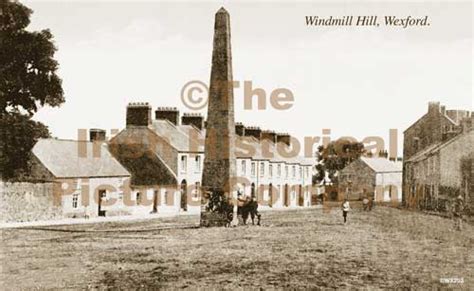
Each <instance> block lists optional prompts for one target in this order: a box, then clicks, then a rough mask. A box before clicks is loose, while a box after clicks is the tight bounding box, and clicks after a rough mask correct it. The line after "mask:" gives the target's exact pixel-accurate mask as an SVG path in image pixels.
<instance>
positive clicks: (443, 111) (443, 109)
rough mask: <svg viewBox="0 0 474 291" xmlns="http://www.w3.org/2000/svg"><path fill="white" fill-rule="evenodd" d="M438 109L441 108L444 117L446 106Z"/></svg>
mask: <svg viewBox="0 0 474 291" xmlns="http://www.w3.org/2000/svg"><path fill="white" fill-rule="evenodd" d="M440 108H441V113H442V114H443V115H445V114H446V106H444V105H442V106H441V107H440Z"/></svg>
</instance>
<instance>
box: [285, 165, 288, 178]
mask: <svg viewBox="0 0 474 291" xmlns="http://www.w3.org/2000/svg"><path fill="white" fill-rule="evenodd" d="M285 177H286V178H288V165H285Z"/></svg>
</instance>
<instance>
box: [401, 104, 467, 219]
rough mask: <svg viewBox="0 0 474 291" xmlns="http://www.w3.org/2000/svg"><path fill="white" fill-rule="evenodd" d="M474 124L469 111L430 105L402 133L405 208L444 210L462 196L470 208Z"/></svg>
mask: <svg viewBox="0 0 474 291" xmlns="http://www.w3.org/2000/svg"><path fill="white" fill-rule="evenodd" d="M473 120H474V116H473V114H472V112H470V111H467V110H446V109H445V107H444V106H440V104H439V103H438V102H430V104H429V107H428V112H427V113H426V114H425V115H423V116H422V117H421V118H420V119H419V120H417V121H416V122H415V123H414V124H413V125H411V126H410V127H409V128H408V129H407V130H405V132H404V157H403V160H404V163H403V168H404V172H403V190H404V191H403V200H404V202H405V203H406V205H407V206H408V207H414V208H418V209H427V210H447V209H448V206H449V203H450V201H452V199H453V198H455V197H456V196H458V195H460V194H461V195H462V196H463V197H464V199H465V201H466V202H467V205H468V206H469V205H470V207H471V208H472V203H473V201H474V186H473V183H474V173H473V168H474V167H473V163H474V146H473V144H474V131H473V126H472V124H473ZM446 203H448V204H446Z"/></svg>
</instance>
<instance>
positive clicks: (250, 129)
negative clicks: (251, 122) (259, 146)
mask: <svg viewBox="0 0 474 291" xmlns="http://www.w3.org/2000/svg"><path fill="white" fill-rule="evenodd" d="M244 135H245V136H253V137H255V138H256V139H257V140H261V139H262V130H261V129H260V127H258V126H247V127H245V132H244Z"/></svg>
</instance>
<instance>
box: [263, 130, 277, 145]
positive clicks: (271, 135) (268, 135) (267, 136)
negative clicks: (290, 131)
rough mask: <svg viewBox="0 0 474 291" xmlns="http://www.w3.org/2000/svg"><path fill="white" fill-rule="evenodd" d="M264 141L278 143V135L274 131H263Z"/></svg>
mask: <svg viewBox="0 0 474 291" xmlns="http://www.w3.org/2000/svg"><path fill="white" fill-rule="evenodd" d="M262 140H269V141H271V142H272V143H276V142H277V135H276V133H275V132H274V131H273V130H263V131H262Z"/></svg>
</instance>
